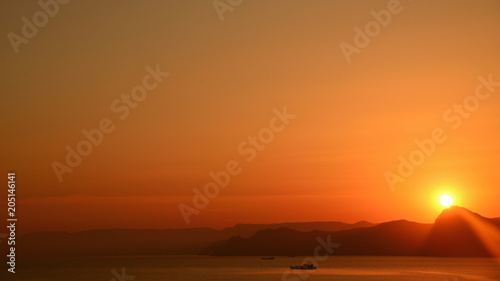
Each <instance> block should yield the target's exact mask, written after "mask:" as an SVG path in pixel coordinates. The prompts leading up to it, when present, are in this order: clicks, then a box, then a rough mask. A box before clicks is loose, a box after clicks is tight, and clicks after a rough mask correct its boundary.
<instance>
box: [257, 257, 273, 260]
mask: <svg viewBox="0 0 500 281" xmlns="http://www.w3.org/2000/svg"><path fill="white" fill-rule="evenodd" d="M260 259H261V260H274V257H268V258H260Z"/></svg>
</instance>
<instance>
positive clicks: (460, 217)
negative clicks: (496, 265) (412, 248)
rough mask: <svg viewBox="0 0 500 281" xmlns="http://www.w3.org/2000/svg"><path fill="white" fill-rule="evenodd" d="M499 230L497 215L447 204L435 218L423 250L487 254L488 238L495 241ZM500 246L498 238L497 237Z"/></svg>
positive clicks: (460, 254)
mask: <svg viewBox="0 0 500 281" xmlns="http://www.w3.org/2000/svg"><path fill="white" fill-rule="evenodd" d="M499 233H500V219H499V218H496V219H488V218H485V217H482V216H480V215H479V214H476V213H473V212H471V211H469V210H467V209H465V208H461V207H456V206H454V207H450V208H449V209H446V210H444V211H443V212H442V213H441V215H439V217H438V218H437V219H436V221H435V223H434V226H433V227H432V230H431V233H430V235H429V237H428V239H427V242H426V244H425V246H424V254H426V255H430V256H450V257H488V256H496V254H495V253H492V252H491V250H494V249H491V247H490V246H493V247H494V245H488V242H487V241H488V240H491V241H492V242H493V243H495V241H496V239H498V236H499ZM496 243H497V245H498V246H500V241H496Z"/></svg>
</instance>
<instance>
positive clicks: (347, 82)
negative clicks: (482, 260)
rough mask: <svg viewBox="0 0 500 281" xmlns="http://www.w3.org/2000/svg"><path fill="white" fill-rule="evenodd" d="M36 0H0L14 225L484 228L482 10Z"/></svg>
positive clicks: (493, 162) (486, 126) (493, 89)
mask: <svg viewBox="0 0 500 281" xmlns="http://www.w3.org/2000/svg"><path fill="white" fill-rule="evenodd" d="M49 2H50V3H52V6H50V7H49V8H47V9H49V11H51V13H52V15H53V16H47V17H46V22H45V24H43V22H42V26H41V27H38V28H37V29H38V30H37V31H36V32H34V31H33V30H29V29H30V28H29V27H25V28H23V25H25V24H26V23H25V22H23V20H22V18H23V17H26V19H27V20H28V21H30V22H31V23H33V20H34V15H38V16H35V21H43V20H44V17H43V12H40V11H43V9H42V7H41V6H40V5H39V4H38V2H37V1H23V2H19V1H18V2H4V3H1V4H0V14H1V18H2V24H1V26H0V29H1V33H2V34H4V35H5V37H4V40H2V41H1V43H0V56H1V60H2V68H0V72H1V73H0V75H1V77H2V82H1V84H0V87H1V95H0V116H1V118H0V125H1V128H2V131H3V132H2V136H3V137H2V145H1V147H0V156H1V158H0V159H2V160H1V162H0V166H1V170H2V171H3V173H4V174H7V172H11V171H14V172H16V183H17V185H16V186H17V188H16V198H17V210H16V213H17V216H18V218H19V221H20V226H19V227H20V231H21V232H29V231H71V232H72V231H80V230H86V229H96V228H106V229H107V228H184V227H204V226H208V227H213V228H217V229H221V228H224V227H228V226H231V225H234V224H236V223H275V222H296V221H344V222H350V223H354V222H357V221H360V220H367V221H370V222H384V221H389V220H396V219H407V220H411V221H418V222H426V223H430V222H433V221H434V219H435V218H436V216H437V215H439V213H440V212H441V211H442V206H440V205H439V197H440V196H441V195H443V194H449V195H450V196H452V197H453V198H454V200H455V204H457V205H460V206H463V207H466V208H469V209H470V210H472V211H474V212H478V213H480V214H482V215H483V216H486V217H500V207H499V205H498V202H497V199H498V198H499V197H500V189H499V188H498V187H499V185H500V175H499V174H498V167H499V165H500V157H498V156H499V155H500V118H498V117H499V115H498V112H499V111H498V108H499V106H500V85H499V84H498V83H497V84H495V83H496V82H491V81H500V56H499V53H498V50H500V28H498V27H499V26H500V2H499V1H494V0H480V1H451V0H445V1H439V2H437V1H430V0H428V1H423V0H422V1H409V0H401V1H395V0H391V1H385V0H384V1H382V0H380V1H378V0H377V1H360V0H358V1H319V0H315V1H264V0H259V1H257V0H255V1H241V2H238V1H227V0H226V1H224V0H220V1H219V2H216V1H215V2H213V1H180V0H178V1H159V0H156V1H155V0H149V1H140V2H138V1H131V0H125V1H111V0H110V1H93V0H92V1H70V2H68V3H66V4H62V3H64V1H62V0H61V1H60V2H54V1H52V2H51V1H49ZM54 3H57V4H54ZM214 3H215V4H214ZM230 3H232V4H233V5H234V6H231V4H230ZM382 10H383V11H382ZM380 11H382V12H380ZM37 13H38V14H37ZM388 14H389V15H390V19H389V18H388V17H387V15H388ZM374 15H375V16H374ZM377 15H378V17H379V20H380V21H381V23H382V24H379V23H376V18H375V17H377ZM384 16H385V17H384ZM367 27H368V31H366V28H367ZM377 27H378V28H377ZM370 28H371V29H370ZM359 30H361V32H362V33H363V34H362V35H360V33H359V32H358V31H359ZM30 31H31V33H29V32H30ZM23 32H28V33H27V34H28V35H29V37H31V38H28V36H25V35H23ZM367 32H368V33H370V34H371V35H373V36H370V35H368V34H367ZM9 34H10V35H9ZM12 34H15V35H12ZM9 36H10V37H9ZM12 36H17V37H15V38H17V39H16V40H20V39H19V38H20V37H22V38H23V39H22V40H24V41H22V42H23V43H19V42H20V41H14V43H12V42H13V41H12V40H13V39H12V38H14V37H12ZM16 42H17V43H16ZM342 46H343V47H342ZM346 46H348V47H346ZM346 48H347V49H346ZM480 77H482V78H480ZM481 79H483V80H482V81H483V82H481ZM484 81H490V82H489V83H488V82H486V83H484ZM487 85H489V86H487ZM141 87H142V88H141ZM146 87H147V88H148V90H147V91H146V93H145V94H144V91H142V92H141V91H140V89H145V88H146ZM478 88H479V90H478ZM132 92H133V93H135V95H136V97H138V98H137V100H135V102H134V101H133V100H132V101H131V100H130V98H131V97H132V95H131V93H132ZM476 93H479V94H476ZM476 95H480V97H481V99H480V98H477V96H476ZM127 97H128V100H127ZM132 99H134V97H132ZM464 102H465V103H466V105H464ZM460 108H461V109H460ZM464 108H465V109H464ZM469 109H470V110H469ZM284 110H285V111H286V112H287V114H289V115H290V116H292V115H293V118H292V117H290V118H289V119H284V120H285V121H283V120H282V119H280V118H279V116H281V117H283V116H282V115H283V111H284ZM460 110H461V111H460ZM277 112H278V113H277ZM279 113H280V114H281V115H280V114H279ZM273 120H274V121H273ZM272 124H274V125H272ZM278 127H279V130H277V128H278ZM273 128H274V130H273ZM270 129H271V130H270ZM84 130H86V131H87V132H96V131H95V130H100V132H101V133H97V135H94V137H95V139H94V142H95V143H96V144H92V145H91V148H90V150H89V148H88V146H85V145H88V144H90V143H91V142H90V140H88V139H87V137H86V136H85V135H84V134H83V133H82V131H84ZM104 131H106V132H104ZM436 131H437V132H436ZM270 132H271V133H272V137H269V133H270ZM99 134H102V139H101V138H100V137H99ZM266 134H267V135H266ZM249 137H250V139H249ZM253 137H257V139H258V140H260V139H264V140H265V142H266V143H265V144H263V142H262V141H261V142H260V144H259V145H257V146H252V144H250V142H251V138H253ZM259 138H260V139H259ZM82 141H83V142H84V144H82V145H81V147H80V148H81V151H83V152H85V153H86V154H88V155H86V156H81V160H80V161H78V157H77V158H72V157H71V156H70V157H69V160H70V162H71V161H73V162H71V163H70V164H72V165H73V166H74V167H72V166H71V165H69V164H68V161H67V158H68V156H67V154H68V153H69V152H68V150H67V148H68V147H69V149H70V150H75V151H76V150H77V147H78V145H79V144H80V143H82ZM429 141H431V142H432V143H433V144H429ZM416 142H421V143H427V149H428V150H427V151H424V150H423V149H421V148H419V146H418V145H417V144H416ZM424 148H425V146H424ZM245 149H246V150H245ZM242 150H245V151H246V153H242ZM250 150H251V151H253V153H250V152H249V151H250ZM426 152H427V153H426ZM76 153H78V152H76ZM251 155H253V156H254V157H250V156H251ZM410 155H412V157H413V158H412V159H413V160H412V161H413V162H414V163H417V164H418V165H412V166H413V168H408V164H406V165H405V164H401V163H402V161H403V162H404V161H408V163H410V164H411V162H410V160H409V159H410ZM73 156H74V155H73ZM422 156H423V157H422ZM249 158H252V159H250V160H249ZM75 159H76V160H75ZM401 159H406V160H401ZM77 162H79V163H77ZM229 162H231V163H233V164H234V163H237V164H238V167H239V173H235V174H236V175H234V176H231V177H230V182H229V184H228V185H227V186H226V187H224V188H221V187H220V186H219V188H218V191H219V192H218V194H217V195H216V196H213V198H207V200H208V201H209V204H208V205H207V206H202V208H196V206H194V204H193V198H194V196H195V194H196V193H195V191H193V189H196V190H198V191H200V192H203V191H204V187H205V185H207V184H208V183H210V182H213V179H212V177H211V176H210V172H214V173H217V172H219V171H225V170H227V165H228V163H229ZM54 163H57V164H54ZM75 163H76V164H75ZM401 165H403V166H404V167H403V168H401V169H400V167H399V166H401ZM55 166H56V167H57V168H55ZM233 168H234V167H233ZM398 169H400V171H398ZM409 170H412V171H411V172H409ZM58 171H59V172H58ZM61 171H62V172H61ZM69 171H70V172H69ZM401 171H403V172H402V173H401ZM388 174H390V175H391V176H390V178H391V180H389V181H388V179H387V177H388V176H387V175H388ZM5 181H7V179H5ZM390 182H392V184H391V183H390ZM182 204H184V205H182ZM180 206H188V207H190V208H192V209H190V210H193V208H194V210H195V211H196V214H191V215H189V216H188V221H189V223H186V222H187V220H185V216H183V215H182V212H181V210H180V209H179V208H180ZM0 207H2V208H6V201H5V200H2V202H0ZM181 209H182V208H181ZM185 210H186V209H185ZM3 213H5V212H3ZM4 216H5V214H4Z"/></svg>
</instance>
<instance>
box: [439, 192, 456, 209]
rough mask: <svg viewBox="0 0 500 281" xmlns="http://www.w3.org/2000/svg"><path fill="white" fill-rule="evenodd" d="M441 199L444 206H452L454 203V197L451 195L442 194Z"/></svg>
mask: <svg viewBox="0 0 500 281" xmlns="http://www.w3.org/2000/svg"><path fill="white" fill-rule="evenodd" d="M440 201H441V205H443V206H444V207H450V206H451V205H452V204H453V198H451V196H449V195H443V196H441V199H440Z"/></svg>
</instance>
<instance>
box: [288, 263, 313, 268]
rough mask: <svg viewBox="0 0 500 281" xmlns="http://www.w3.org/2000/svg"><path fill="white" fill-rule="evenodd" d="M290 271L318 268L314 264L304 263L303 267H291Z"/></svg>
mask: <svg viewBox="0 0 500 281" xmlns="http://www.w3.org/2000/svg"><path fill="white" fill-rule="evenodd" d="M290 269H305V270H314V269H316V266H314V264H312V263H304V264H303V265H291V266H290Z"/></svg>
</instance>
